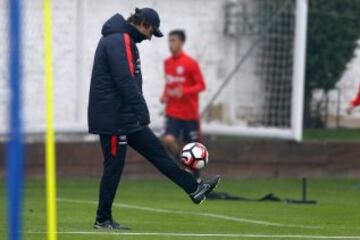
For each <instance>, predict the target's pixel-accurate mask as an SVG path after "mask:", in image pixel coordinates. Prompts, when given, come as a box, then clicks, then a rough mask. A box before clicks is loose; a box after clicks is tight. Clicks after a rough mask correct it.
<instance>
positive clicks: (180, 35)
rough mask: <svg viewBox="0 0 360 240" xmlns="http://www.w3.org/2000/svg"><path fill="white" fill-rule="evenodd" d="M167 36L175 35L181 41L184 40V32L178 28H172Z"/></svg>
mask: <svg viewBox="0 0 360 240" xmlns="http://www.w3.org/2000/svg"><path fill="white" fill-rule="evenodd" d="M169 36H176V37H178V38H179V39H180V41H182V42H185V41H186V34H185V31H184V30H179V29H176V30H172V31H171V32H169Z"/></svg>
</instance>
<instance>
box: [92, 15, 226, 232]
mask: <svg viewBox="0 0 360 240" xmlns="http://www.w3.org/2000/svg"><path fill="white" fill-rule="evenodd" d="M159 26H160V19H159V16H158V14H157V12H156V11H155V10H153V9H151V8H143V9H138V8H137V9H135V13H134V14H132V15H131V16H130V17H129V18H128V19H127V21H125V20H124V18H123V17H122V16H121V15H120V14H115V15H114V16H112V17H111V18H110V19H109V20H108V21H107V22H105V24H104V26H103V28H102V31H101V33H102V35H103V36H102V38H101V39H100V41H99V44H98V46H97V49H96V52H95V59H94V65H93V70H92V76H91V85H90V96H89V108H88V124H89V132H90V133H93V134H98V135H100V143H101V148H102V152H103V157H104V170H103V176H102V178H101V183H100V196H99V205H98V209H97V216H96V221H95V224H94V228H98V229H103V228H110V229H129V228H128V227H126V226H124V225H121V224H119V223H116V222H115V221H114V220H113V218H112V215H111V207H112V203H113V200H114V197H115V194H116V190H117V187H118V184H119V181H120V177H121V173H122V170H123V166H124V161H125V156H126V146H127V144H129V146H131V147H132V148H133V149H135V150H136V151H137V152H139V153H140V154H142V155H143V156H144V157H145V158H146V159H148V160H149V161H150V162H151V163H152V164H153V165H154V166H155V167H156V168H157V169H158V170H159V171H160V172H161V173H163V174H164V175H165V176H167V177H168V178H170V179H171V180H172V181H173V182H174V183H176V184H177V185H178V186H180V187H181V188H182V189H183V190H184V191H185V192H186V193H187V194H189V196H190V198H191V200H192V201H193V202H194V203H196V204H199V203H200V202H202V201H203V200H204V199H205V197H206V195H207V194H208V193H209V192H211V191H212V190H213V189H214V188H215V187H216V185H217V184H218V182H219V180H220V177H219V176H215V177H213V178H211V179H210V180H209V181H207V182H204V183H200V184H198V183H197V182H196V180H195V179H194V177H193V176H192V175H191V174H190V173H188V172H186V171H184V170H183V169H181V168H179V167H178V166H177V165H176V163H175V162H173V160H172V159H171V158H170V156H169V155H168V154H167V152H166V150H165V148H164V147H163V145H162V144H161V142H160V140H159V139H158V138H157V137H156V136H155V135H154V133H153V132H152V131H151V130H150V128H149V127H148V124H149V123H150V117H149V110H148V107H147V105H146V102H145V99H144V97H143V93H142V76H141V66H140V58H139V52H138V49H137V47H136V44H137V43H140V42H141V41H143V40H145V39H148V40H150V39H151V37H152V35H154V36H156V37H162V36H163V34H162V33H161V31H160V30H159Z"/></svg>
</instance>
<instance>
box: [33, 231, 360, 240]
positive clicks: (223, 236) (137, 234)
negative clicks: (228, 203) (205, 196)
mask: <svg viewBox="0 0 360 240" xmlns="http://www.w3.org/2000/svg"><path fill="white" fill-rule="evenodd" d="M27 233H28V234H46V232H27ZM57 233H58V234H63V235H108V236H158V237H222V238H275V239H279V238H295V239H354V240H356V239H360V236H326V235H292V234H290V235H287V234H284V235H279V234H276V235H275V234H241V233H159V232H143V233H142V232H100V231H99V232H57Z"/></svg>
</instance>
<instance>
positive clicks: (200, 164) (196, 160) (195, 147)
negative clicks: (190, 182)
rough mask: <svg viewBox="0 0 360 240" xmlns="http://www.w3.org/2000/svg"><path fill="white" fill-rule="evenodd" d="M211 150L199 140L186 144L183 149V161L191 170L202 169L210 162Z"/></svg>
mask: <svg viewBox="0 0 360 240" xmlns="http://www.w3.org/2000/svg"><path fill="white" fill-rule="evenodd" d="M208 161H209V152H208V150H207V149H206V147H205V146H204V145H202V144H201V143H198V142H193V143H189V144H186V145H185V146H184V148H183V149H182V151H181V162H182V164H184V166H185V167H187V168H189V169H191V170H201V169H203V168H204V167H206V165H207V164H208Z"/></svg>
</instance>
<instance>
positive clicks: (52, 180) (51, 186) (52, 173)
mask: <svg viewBox="0 0 360 240" xmlns="http://www.w3.org/2000/svg"><path fill="white" fill-rule="evenodd" d="M43 4H44V6H43V15H44V38H45V101H46V103H45V105H46V136H45V138H46V146H45V152H46V201H47V203H46V204H47V229H48V240H56V239H57V235H56V232H57V229H56V218H57V217H56V157H55V138H54V108H53V71H52V53H51V52H52V50H51V41H52V39H51V38H52V37H51V0H44V2H43Z"/></svg>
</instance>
